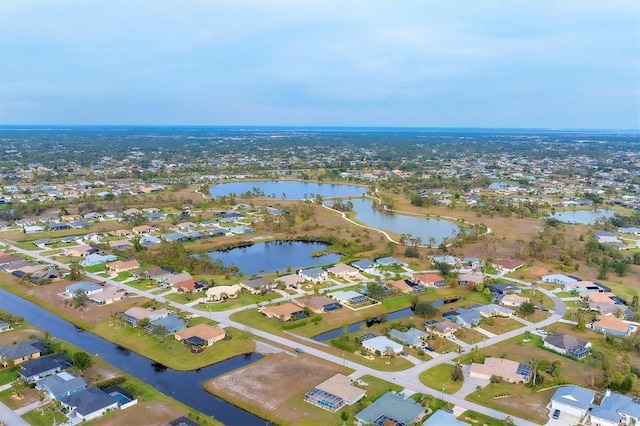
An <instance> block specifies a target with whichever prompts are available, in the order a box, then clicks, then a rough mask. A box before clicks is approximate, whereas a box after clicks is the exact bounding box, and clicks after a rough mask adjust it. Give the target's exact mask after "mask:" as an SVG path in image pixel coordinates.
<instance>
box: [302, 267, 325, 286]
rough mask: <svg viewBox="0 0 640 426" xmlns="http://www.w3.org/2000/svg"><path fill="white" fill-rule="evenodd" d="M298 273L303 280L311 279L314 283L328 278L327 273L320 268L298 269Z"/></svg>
mask: <svg viewBox="0 0 640 426" xmlns="http://www.w3.org/2000/svg"><path fill="white" fill-rule="evenodd" d="M298 275H300V276H301V277H302V278H304V279H305V280H309V281H313V282H316V283H319V282H322V281H324V280H326V279H327V278H329V273H328V272H327V271H325V270H324V269H320V268H307V269H300V270H299V271H298Z"/></svg>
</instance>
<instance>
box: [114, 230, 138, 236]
mask: <svg viewBox="0 0 640 426" xmlns="http://www.w3.org/2000/svg"><path fill="white" fill-rule="evenodd" d="M110 234H111V235H113V236H114V237H130V236H132V235H133V231H131V230H130V229H116V230H115V231H111V232H110Z"/></svg>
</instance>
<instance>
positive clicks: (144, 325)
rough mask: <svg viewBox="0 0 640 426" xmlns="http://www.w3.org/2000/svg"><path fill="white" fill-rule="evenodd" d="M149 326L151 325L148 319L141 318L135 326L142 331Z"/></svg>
mask: <svg viewBox="0 0 640 426" xmlns="http://www.w3.org/2000/svg"><path fill="white" fill-rule="evenodd" d="M150 325H151V320H150V319H149V318H142V319H141V320H140V321H138V323H137V324H136V327H138V328H141V329H143V330H144V329H146V328H147V327H149V326H150Z"/></svg>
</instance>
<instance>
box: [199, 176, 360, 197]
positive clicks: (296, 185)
mask: <svg viewBox="0 0 640 426" xmlns="http://www.w3.org/2000/svg"><path fill="white" fill-rule="evenodd" d="M247 192H253V193H259V194H264V196H267V197H273V198H276V199H279V200H282V199H288V200H304V199H312V198H314V197H315V196H316V195H321V196H322V197H323V198H329V197H355V196H358V195H362V194H365V193H366V192H367V188H366V187H364V186H356V185H342V184H333V183H318V182H303V181H297V180H273V181H272V180H269V181H242V182H225V183H218V184H216V185H214V186H213V187H211V189H209V193H210V194H211V196H212V197H222V196H228V195H232V194H234V195H236V196H239V195H240V194H245V193H247Z"/></svg>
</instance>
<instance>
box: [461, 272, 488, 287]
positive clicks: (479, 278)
mask: <svg viewBox="0 0 640 426" xmlns="http://www.w3.org/2000/svg"><path fill="white" fill-rule="evenodd" d="M482 282H484V275H482V274H471V273H464V274H460V275H459V276H458V284H459V285H461V286H463V287H467V286H470V285H471V286H473V287H475V286H477V285H478V284H480V283H482Z"/></svg>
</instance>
